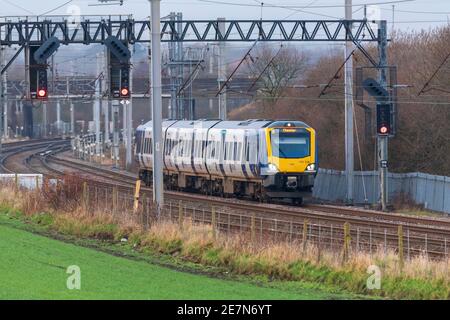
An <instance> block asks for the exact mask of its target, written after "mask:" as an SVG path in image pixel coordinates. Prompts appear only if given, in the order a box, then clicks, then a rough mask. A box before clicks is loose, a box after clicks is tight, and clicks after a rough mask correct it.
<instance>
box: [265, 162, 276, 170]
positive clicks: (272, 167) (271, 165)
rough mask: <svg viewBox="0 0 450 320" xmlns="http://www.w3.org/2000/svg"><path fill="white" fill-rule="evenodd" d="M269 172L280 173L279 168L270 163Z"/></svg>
mask: <svg viewBox="0 0 450 320" xmlns="http://www.w3.org/2000/svg"><path fill="white" fill-rule="evenodd" d="M267 168H268V169H269V171H271V172H278V168H277V166H276V165H274V164H273V163H269V165H268V167H267Z"/></svg>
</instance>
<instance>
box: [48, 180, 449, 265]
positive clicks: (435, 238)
mask: <svg viewBox="0 0 450 320" xmlns="http://www.w3.org/2000/svg"><path fill="white" fill-rule="evenodd" d="M42 193H43V194H44V196H46V197H48V198H49V199H50V201H51V203H54V204H61V207H62V208H70V207H71V208H72V209H73V208H75V207H78V208H79V207H82V208H84V209H85V210H86V212H87V213H89V214H91V215H93V216H94V215H97V214H102V215H105V214H106V215H109V216H111V217H112V218H113V220H115V221H118V222H130V221H131V222H134V223H136V224H138V225H140V226H141V227H142V228H143V229H144V230H146V229H148V228H150V227H151V226H152V224H154V223H155V222H157V221H171V222H173V223H176V224H178V225H179V226H180V228H182V227H183V225H184V223H186V222H191V223H193V224H207V225H211V226H212V230H213V233H214V234H215V235H216V234H221V235H224V236H234V235H240V236H242V237H246V238H247V240H248V241H251V242H253V243H255V244H262V245H264V244H267V243H271V242H272V243H273V242H289V243H292V244H297V245H299V246H302V247H303V248H306V245H307V244H313V245H314V246H316V247H317V248H318V249H319V250H321V249H326V250H331V251H333V252H342V254H343V256H344V257H348V256H349V254H351V253H355V252H356V253H357V252H367V253H370V254H372V253H375V252H380V250H384V252H385V253H386V254H387V253H388V252H389V251H395V252H397V253H402V254H403V256H404V257H405V259H406V258H410V257H413V256H418V255H422V256H426V257H429V258H443V257H448V245H449V243H448V241H449V240H450V239H447V238H446V237H444V236H441V235H436V234H432V233H430V234H426V233H419V232H413V231H411V230H409V228H408V226H407V225H392V227H389V228H381V227H380V228H377V227H370V226H367V227H366V226H357V225H351V224H350V223H343V224H330V223H326V222H319V221H310V220H308V219H304V220H300V219H297V220H295V221H294V220H288V219H276V218H273V217H267V216H261V214H260V213H256V212H255V213H252V212H247V213H236V212H234V211H230V210H227V209H226V208H221V207H214V206H210V205H208V204H207V203H193V202H192V201H180V200H173V199H166V201H165V203H164V206H163V207H162V208H161V210H160V216H159V217H157V216H156V210H155V208H154V207H153V202H152V199H151V195H149V194H147V193H142V192H141V193H139V192H138V193H135V192H132V191H130V190H129V189H125V188H121V187H118V186H111V185H105V184H101V183H95V182H83V183H82V184H79V183H78V184H73V185H71V184H68V183H67V182H63V181H58V182H57V183H51V184H49V183H44V185H43V190H42Z"/></svg>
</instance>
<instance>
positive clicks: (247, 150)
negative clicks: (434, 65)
mask: <svg viewBox="0 0 450 320" xmlns="http://www.w3.org/2000/svg"><path fill="white" fill-rule="evenodd" d="M245 160H246V161H247V162H249V161H250V142H249V141H248V140H247V143H246V146H245Z"/></svg>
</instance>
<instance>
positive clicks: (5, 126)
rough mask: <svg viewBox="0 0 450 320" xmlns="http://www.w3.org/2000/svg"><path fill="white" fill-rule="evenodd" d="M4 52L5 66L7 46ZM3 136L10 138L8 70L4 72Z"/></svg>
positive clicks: (4, 62) (4, 64) (3, 60)
mask: <svg viewBox="0 0 450 320" xmlns="http://www.w3.org/2000/svg"><path fill="white" fill-rule="evenodd" d="M2 54H3V59H2V62H3V67H4V66H6V47H3V50H2ZM2 82H3V86H2V87H3V137H4V138H5V139H8V137H9V132H8V71H5V73H3V78H2Z"/></svg>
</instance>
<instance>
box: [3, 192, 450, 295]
mask: <svg viewBox="0 0 450 320" xmlns="http://www.w3.org/2000/svg"><path fill="white" fill-rule="evenodd" d="M52 192H57V191H51V190H46V192H45V194H44V192H42V191H37V192H35V191H27V190H16V189H15V188H14V187H12V186H10V185H3V186H0V205H1V206H3V207H4V208H5V207H8V208H11V209H14V210H18V211H20V212H22V213H23V214H24V215H25V216H27V217H40V216H41V215H42V213H43V212H45V214H46V215H47V216H46V217H47V218H46V219H43V218H42V219H40V220H38V222H39V223H46V224H47V225H49V227H50V228H53V229H54V230H56V231H58V232H61V233H65V234H70V235H74V236H78V237H88V238H96V239H101V240H120V239H122V238H124V237H125V238H127V239H129V242H130V243H131V244H133V245H135V246H136V248H138V249H140V250H142V251H156V252H160V253H164V254H171V255H174V256H177V257H179V258H181V259H185V260H189V261H192V262H196V263H201V264H204V265H211V266H219V267H224V268H226V269H228V270H230V271H231V272H235V273H238V274H251V275H263V276H268V277H270V278H277V279H286V280H307V281H311V282H315V283H325V284H328V285H334V286H337V287H340V288H345V289H347V290H349V291H352V292H357V293H365V294H367V293H369V294H372V293H375V294H380V295H385V296H389V297H394V298H411V297H412V298H445V299H447V298H449V297H450V274H449V270H450V265H449V261H448V259H447V260H444V261H431V260H429V259H428V258H427V257H425V256H420V257H414V258H411V260H406V261H405V262H404V265H403V267H402V268H400V264H399V258H398V255H397V254H395V252H393V251H388V252H386V253H385V252H384V250H382V249H381V248H380V250H378V251H376V252H374V253H373V254H372V255H371V254H369V253H364V252H354V251H353V252H351V254H350V257H349V259H348V260H347V261H345V262H344V261H343V259H342V254H341V252H339V251H334V252H333V251H330V250H324V249H321V248H319V247H317V246H316V245H314V244H312V243H308V244H307V245H306V246H305V247H306V249H305V251H303V244H302V243H301V242H293V243H288V242H274V241H266V242H265V243H259V242H256V243H252V242H251V241H250V235H248V234H233V235H227V234H225V233H220V232H218V231H216V232H213V229H212V227H211V225H205V224H194V223H192V222H191V221H190V220H189V219H188V218H186V219H185V220H184V221H183V223H182V226H181V227H180V225H179V224H178V223H175V222H171V221H167V220H164V221H160V222H153V223H151V225H150V228H149V229H148V230H144V229H143V228H142V226H141V224H140V223H138V222H139V220H138V219H136V215H135V214H133V213H130V212H119V213H118V214H117V215H116V216H113V215H112V214H111V213H109V212H108V211H106V210H103V209H101V208H97V209H95V210H85V208H84V207H83V206H81V205H79V204H80V203H81V201H78V200H77V199H76V197H75V196H73V195H72V197H71V198H70V201H71V202H72V203H78V205H77V206H75V207H74V206H73V205H70V206H67V205H63V204H61V203H59V201H56V202H55V201H54V202H52V203H49V202H48V201H46V197H50V198H52V199H54V198H55V197H56V195H55V194H52ZM44 195H45V196H44ZM55 203H57V204H58V205H59V206H55ZM371 265H376V266H378V267H379V268H380V269H381V272H382V290H381V291H380V290H378V291H368V290H367V288H366V286H365V282H366V279H367V277H368V274H367V268H368V267H369V266H371Z"/></svg>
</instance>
